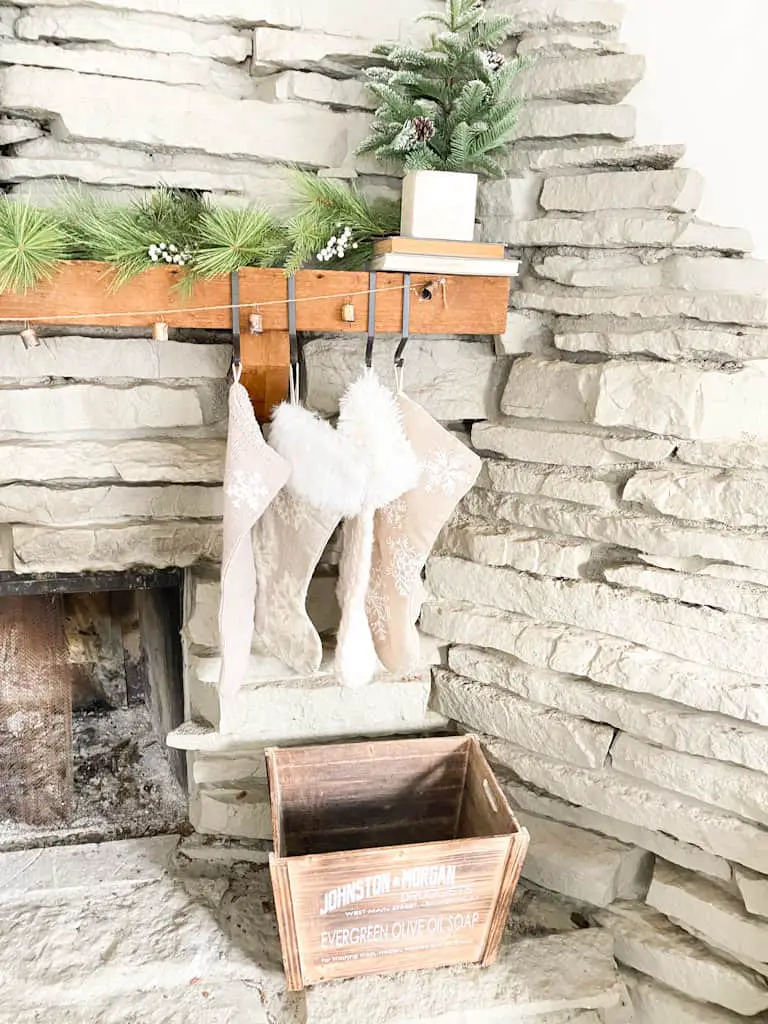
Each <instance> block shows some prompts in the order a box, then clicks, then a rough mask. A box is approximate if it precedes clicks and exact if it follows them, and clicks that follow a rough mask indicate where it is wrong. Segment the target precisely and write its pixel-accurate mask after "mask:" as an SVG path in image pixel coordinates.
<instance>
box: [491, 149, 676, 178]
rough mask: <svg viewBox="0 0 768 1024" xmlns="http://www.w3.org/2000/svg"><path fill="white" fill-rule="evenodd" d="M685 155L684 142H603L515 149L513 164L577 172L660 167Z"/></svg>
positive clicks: (557, 172) (654, 168)
mask: <svg viewBox="0 0 768 1024" xmlns="http://www.w3.org/2000/svg"><path fill="white" fill-rule="evenodd" d="M684 156H685V146H633V145H632V144H631V143H630V144H628V145H624V146H617V145H610V144H607V143H606V144H603V145H589V146H575V147H574V148H567V149H560V148H558V147H548V148H546V149H545V148H536V149H528V150H513V151H512V154H511V159H512V167H513V169H514V170H516V171H523V170H530V171H540V172H543V173H551V174H560V173H574V172H577V171H579V170H580V169H582V168H605V169H606V170H622V169H623V170H657V171H663V170H667V169H668V168H670V167H673V166H674V165H675V164H676V163H677V162H678V160H682V158H683V157H684Z"/></svg>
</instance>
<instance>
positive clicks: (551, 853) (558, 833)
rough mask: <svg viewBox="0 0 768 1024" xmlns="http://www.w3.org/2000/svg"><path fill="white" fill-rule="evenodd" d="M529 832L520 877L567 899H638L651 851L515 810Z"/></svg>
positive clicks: (595, 903)
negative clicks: (528, 840)
mask: <svg viewBox="0 0 768 1024" xmlns="http://www.w3.org/2000/svg"><path fill="white" fill-rule="evenodd" d="M516 817H517V819H518V821H519V822H520V824H521V825H522V826H523V827H524V828H527V829H528V831H529V832H530V834H531V845H530V847H529V849H528V853H527V855H526V858H525V863H524V864H523V872H522V877H523V878H526V879H527V880H528V881H529V882H534V883H535V884H536V885H540V886H542V888H544V889H547V890H549V891H553V892H558V893H562V894H563V895H564V896H568V897H569V898H571V899H574V900H579V901H583V902H585V903H591V904H592V905H593V906H596V907H607V906H608V905H609V904H611V903H613V902H614V901H615V900H617V899H643V898H644V897H645V894H646V892H647V891H648V885H649V882H650V879H651V871H652V867H653V857H652V855H651V854H650V853H647V852H646V851H645V850H637V849H633V848H632V847H631V846H625V845H624V843H619V842H617V841H616V840H615V839H606V838H605V837H604V836H600V835H597V834H596V833H594V832H586V831H585V830H584V829H581V828H575V827H574V826H572V825H564V824H561V823H559V822H554V821H549V820H547V819H546V818H537V817H534V816H533V815H530V814H522V815H520V814H516Z"/></svg>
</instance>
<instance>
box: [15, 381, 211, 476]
mask: <svg viewBox="0 0 768 1024" xmlns="http://www.w3.org/2000/svg"><path fill="white" fill-rule="evenodd" d="M0 397H1V396H0ZM224 449H225V441H224V439H223V438H221V439H220V438H214V437H179V436H177V437H173V438H170V437H160V438H155V437H146V438H135V439H132V440H128V441H121V440H100V439H95V438H94V439H92V440H80V439H73V438H69V439H67V440H66V441H40V440H39V439H38V438H35V439H34V440H33V439H30V440H28V441H18V442H14V441H2V442H0V483H3V484H6V483H19V482H29V483H33V482H43V481H47V482H53V481H64V480H66V481H72V480H80V481H86V480H87V481H89V482H91V483H99V482H103V481H115V482H118V481H122V482H126V483H158V482H159V481H167V482H168V483H184V484H191V483H201V484H220V483H221V481H222V479H223V477H224Z"/></svg>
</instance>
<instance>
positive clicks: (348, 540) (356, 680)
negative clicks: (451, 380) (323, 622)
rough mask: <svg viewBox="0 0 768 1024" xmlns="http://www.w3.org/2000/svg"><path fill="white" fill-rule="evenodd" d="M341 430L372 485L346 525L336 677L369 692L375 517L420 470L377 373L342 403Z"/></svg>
mask: <svg viewBox="0 0 768 1024" xmlns="http://www.w3.org/2000/svg"><path fill="white" fill-rule="evenodd" d="M338 430H339V433H340V434H342V435H343V436H344V437H346V438H348V439H349V440H350V442H352V443H353V444H354V446H355V447H356V449H357V458H358V459H359V461H360V464H361V465H362V466H364V467H365V469H366V471H367V484H366V489H365V496H364V500H363V507H362V510H361V512H360V514H359V515H358V516H357V517H356V518H354V519H352V520H351V521H348V522H346V523H345V524H344V550H343V553H342V557H341V563H340V565H339V604H340V606H341V623H340V625H339V633H338V639H337V643H336V671H337V674H338V677H339V679H340V681H341V682H342V684H343V685H344V686H364V685H365V684H366V683H369V682H370V681H371V679H372V678H373V675H374V673H375V671H376V652H375V648H374V645H373V638H372V636H371V631H370V627H369V625H368V618H367V615H366V608H365V601H366V593H367V590H368V583H369V578H370V570H371V547H372V541H373V521H374V514H375V511H376V509H378V508H381V507H382V506H383V505H387V504H388V503H389V502H392V501H394V500H395V499H396V498H398V497H399V496H400V495H401V494H403V492H404V491H407V490H408V489H409V488H410V487H413V486H414V484H415V483H416V480H417V479H418V474H419V464H418V461H417V459H416V456H415V455H414V452H413V449H412V447H411V445H410V444H409V443H408V441H407V440H406V438H405V435H404V433H403V428H402V425H401V423H400V413H399V410H398V406H397V403H396V402H395V398H394V395H393V394H392V393H391V392H390V391H389V390H388V389H387V388H386V387H384V385H383V384H381V383H380V381H379V380H378V378H377V377H376V376H375V375H374V374H373V373H372V372H371V371H366V373H364V374H363V376H362V377H360V378H359V379H358V380H357V381H355V382H354V384H352V385H351V386H350V387H349V388H348V389H347V391H346V393H345V394H344V396H343V397H342V400H341V403H340V410H339V426H338Z"/></svg>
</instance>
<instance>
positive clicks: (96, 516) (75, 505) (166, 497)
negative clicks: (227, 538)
mask: <svg viewBox="0 0 768 1024" xmlns="http://www.w3.org/2000/svg"><path fill="white" fill-rule="evenodd" d="M221 514H222V491H221V488H219V487H199V486H197V485H195V484H186V485H183V484H182V485H179V484H167V485H166V486H164V487H141V486H135V485H134V486H130V487H122V486H119V485H112V486H109V487H79V488H73V487H58V488H57V487H37V486H33V485H29V484H7V485H6V486H4V487H0V523H14V524H20V523H23V524H24V525H25V526H27V525H29V526H50V527H57V528H58V527H61V528H64V529H66V528H67V527H69V526H86V525H88V526H95V525H96V524H110V523H123V522H125V521H131V520H132V521H137V520H138V521H141V520H144V521H146V522H147V524H148V525H150V526H154V525H155V524H156V523H162V522H164V521H165V522H169V521H170V522H178V521H184V520H194V519H203V520H205V519H220V518H221ZM14 529H15V531H16V534H17V535H18V533H19V527H18V526H16V527H14Z"/></svg>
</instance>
